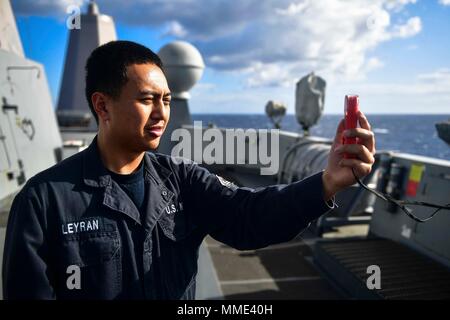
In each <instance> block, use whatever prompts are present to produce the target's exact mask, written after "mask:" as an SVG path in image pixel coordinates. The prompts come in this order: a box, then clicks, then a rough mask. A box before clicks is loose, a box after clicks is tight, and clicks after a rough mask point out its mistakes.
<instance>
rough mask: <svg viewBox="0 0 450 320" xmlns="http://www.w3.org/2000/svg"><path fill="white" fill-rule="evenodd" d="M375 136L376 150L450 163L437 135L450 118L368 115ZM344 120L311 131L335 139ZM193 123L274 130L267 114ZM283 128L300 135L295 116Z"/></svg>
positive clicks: (329, 119) (202, 117) (329, 118)
mask: <svg viewBox="0 0 450 320" xmlns="http://www.w3.org/2000/svg"><path fill="white" fill-rule="evenodd" d="M366 116H367V118H368V119H369V122H370V124H371V125H372V130H373V131H374V133H375V139H376V148H377V150H380V151H381V150H392V151H397V152H405V153H412V154H417V155H423V156H428V157H433V158H439V159H445V160H450V146H449V145H447V144H446V143H445V142H444V141H442V140H441V139H440V138H439V137H438V135H437V132H436V128H435V123H437V122H440V121H444V120H447V119H449V118H450V115H449V114H447V115H378V114H377V115H366ZM341 118H342V117H341V116H339V115H323V116H322V118H321V119H320V120H319V123H318V124H317V125H316V126H314V127H312V128H311V129H310V133H311V135H313V136H320V137H325V138H332V137H334V135H335V133H336V127H337V124H338V123H339V120H340V119H341ZM192 119H193V120H194V121H202V122H203V125H204V126H206V125H207V124H208V123H214V124H215V125H217V126H218V127H224V128H243V129H247V128H255V129H269V128H273V125H272V123H271V122H270V120H269V118H268V117H267V116H266V115H265V114H193V115H192ZM281 129H282V130H287V131H294V132H298V133H301V132H302V128H301V126H300V125H299V124H298V123H297V120H296V118H295V115H292V114H288V115H286V116H285V117H284V119H283V121H282V122H281Z"/></svg>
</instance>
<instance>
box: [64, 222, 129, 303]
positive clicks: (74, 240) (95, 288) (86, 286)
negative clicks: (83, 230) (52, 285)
mask: <svg viewBox="0 0 450 320" xmlns="http://www.w3.org/2000/svg"><path fill="white" fill-rule="evenodd" d="M58 260H59V263H58V264H59V269H60V271H59V275H60V277H59V280H60V281H59V287H60V289H61V292H62V294H61V296H62V297H63V298H79V297H81V298H88V299H91V298H92V299H113V298H115V297H117V296H118V294H119V293H120V290H121V282H122V266H121V246H120V237H119V234H118V232H117V231H113V232H95V233H90V234H79V235H74V236H72V237H70V238H69V237H68V238H65V239H64V240H63V241H62V243H61V250H60V254H59V258H58ZM70 266H78V268H79V285H78V286H76V285H73V286H72V287H71V285H70V283H69V280H68V279H69V276H70V275H71V273H70V272H69V271H68V270H69V267H70ZM72 268H73V267H72ZM70 270H73V269H70ZM71 281H72V282H73V281H76V280H74V279H72V280H71Z"/></svg>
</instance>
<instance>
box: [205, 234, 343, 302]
mask: <svg viewBox="0 0 450 320" xmlns="http://www.w3.org/2000/svg"><path fill="white" fill-rule="evenodd" d="M205 243H206V246H207V248H208V250H209V252H210V254H211V257H212V261H213V263H214V267H215V269H216V273H217V277H218V281H219V285H220V287H221V290H222V293H223V295H224V298H225V299H341V298H342V297H341V296H340V295H339V293H338V292H337V291H336V290H334V289H333V287H332V286H331V285H330V284H329V283H328V282H327V281H326V280H325V279H324V278H323V277H322V276H321V275H320V274H319V272H318V271H317V270H316V269H315V267H314V266H313V264H312V262H311V259H312V252H311V249H310V246H311V245H312V244H314V243H315V240H312V239H310V240H302V239H297V240H293V241H291V242H288V243H284V244H279V245H273V246H269V247H267V248H264V249H260V250H249V251H239V250H235V249H233V248H230V247H228V246H226V245H224V244H222V243H220V242H217V241H215V240H214V239H212V238H211V237H207V239H206V241H205Z"/></svg>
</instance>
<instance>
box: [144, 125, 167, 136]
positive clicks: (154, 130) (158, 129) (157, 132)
mask: <svg viewBox="0 0 450 320" xmlns="http://www.w3.org/2000/svg"><path fill="white" fill-rule="evenodd" d="M145 130H146V131H147V132H148V133H150V134H151V135H153V136H155V137H160V136H161V135H162V134H163V130H164V127H163V126H152V127H148V128H146V129H145Z"/></svg>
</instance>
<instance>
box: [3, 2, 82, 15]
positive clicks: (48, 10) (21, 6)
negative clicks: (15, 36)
mask: <svg viewBox="0 0 450 320" xmlns="http://www.w3.org/2000/svg"><path fill="white" fill-rule="evenodd" d="M83 2H85V1H84V0H58V1H57V0H36V1H29V0H18V1H16V0H14V1H11V5H12V7H13V9H14V13H15V14H18V15H23V16H29V15H37V16H56V17H59V18H62V17H64V15H65V14H66V9H67V8H68V7H69V6H70V5H76V6H81V5H82V4H83Z"/></svg>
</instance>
